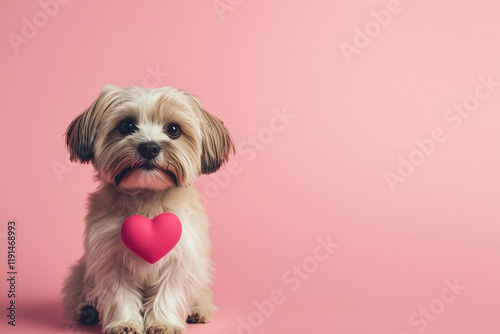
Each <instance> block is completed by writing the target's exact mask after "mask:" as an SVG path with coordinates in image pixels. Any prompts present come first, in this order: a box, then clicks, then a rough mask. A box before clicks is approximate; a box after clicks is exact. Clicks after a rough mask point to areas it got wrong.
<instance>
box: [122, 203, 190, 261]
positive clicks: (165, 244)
mask: <svg viewBox="0 0 500 334" xmlns="http://www.w3.org/2000/svg"><path fill="white" fill-rule="evenodd" d="M181 234H182V224H181V221H180V219H179V218H178V217H177V216H176V215H174V214H173V213H171V212H165V213H162V214H159V215H158V216H156V217H155V218H153V219H152V220H151V219H149V218H146V217H144V216H141V215H133V216H130V217H128V218H127V219H126V220H125V221H124V222H123V224H122V230H121V236H122V241H123V243H124V244H125V246H127V248H128V249H130V250H131V251H132V252H134V253H135V254H137V255H138V256H140V257H141V258H143V259H144V260H146V261H148V262H149V263H151V264H153V263H155V262H157V261H158V260H160V259H161V258H162V257H164V256H165V255H167V253H168V252H170V251H171V250H172V248H174V247H175V245H177V243H178V242H179V239H180V238H181Z"/></svg>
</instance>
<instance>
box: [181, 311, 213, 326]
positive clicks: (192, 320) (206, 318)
mask: <svg viewBox="0 0 500 334" xmlns="http://www.w3.org/2000/svg"><path fill="white" fill-rule="evenodd" d="M211 320H212V316H211V315H209V314H205V315H200V314H198V313H193V314H191V315H189V316H188V317H187V319H186V322H187V323H188V324H206V323H207V322H210V321H211Z"/></svg>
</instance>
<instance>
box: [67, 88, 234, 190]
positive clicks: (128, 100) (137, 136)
mask: <svg viewBox="0 0 500 334" xmlns="http://www.w3.org/2000/svg"><path fill="white" fill-rule="evenodd" d="M66 144H67V146H68V150H69V152H70V159H71V160H72V161H79V162H82V163H89V162H92V164H93V165H94V167H95V169H96V171H97V175H98V177H99V178H100V179H102V180H103V181H105V182H108V183H112V184H115V185H116V186H117V187H122V188H124V189H154V190H163V189H167V188H169V187H173V186H185V185H191V184H192V183H193V182H194V181H195V179H196V178H197V177H198V175H200V174H201V173H204V174H210V173H213V172H215V171H216V170H217V169H219V167H220V166H221V165H222V164H223V163H224V162H225V161H226V160H227V159H228V156H229V154H230V152H234V145H233V142H232V140H231V137H230V135H229V133H228V131H227V129H226V128H225V126H224V125H223V123H222V122H221V121H220V120H219V119H218V118H216V117H214V116H212V115H210V114H208V113H207V112H206V111H205V110H203V108H202V107H201V105H200V104H199V102H198V101H197V100H196V99H195V98H194V97H193V96H191V95H190V94H188V93H186V92H184V91H182V90H178V89H174V88H170V87H163V88H156V89H146V88H141V87H134V86H132V87H129V88H127V89H122V88H120V87H116V86H107V87H105V89H104V90H103V91H102V92H101V94H100V95H99V96H98V98H97V99H96V100H95V101H94V103H92V105H91V106H90V107H89V108H88V109H87V110H86V111H85V112H83V113H82V114H81V115H80V116H78V117H77V118H76V119H75V120H73V122H71V124H70V125H69V127H68V129H67V131H66Z"/></svg>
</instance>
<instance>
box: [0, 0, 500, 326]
mask: <svg viewBox="0 0 500 334" xmlns="http://www.w3.org/2000/svg"><path fill="white" fill-rule="evenodd" d="M499 12H500V4H499V3H497V2H495V1H487V0H480V1H475V2H471V1H451V0H443V1H438V2H432V1H409V0H399V1H398V0H381V1H352V2H349V1H327V0H318V1H312V2H307V3H305V2H293V1H281V0H278V1H245V0H242V1H235V0H207V1H199V2H196V3H194V2H182V1H159V0H158V1H147V2H140V3H139V2H138V1H118V0H113V1H103V2H92V3H90V2H84V1H76V0H74V1H67V0H65V1H62V0H39V1H38V0H36V1H32V0H30V1H22V2H19V1H3V2H2V3H1V4H0V37H1V38H0V47H1V50H2V52H1V53H0V73H1V76H0V110H1V115H2V118H1V119H2V130H1V131H0V153H1V157H2V160H1V164H0V223H1V224H0V267H1V268H2V270H1V274H0V275H2V276H1V277H3V278H2V279H0V309H1V310H2V311H1V312H2V313H1V317H0V318H1V319H2V320H1V322H0V332H1V333H8V334H10V333H14V334H15V333H23V334H24V333H42V334H45V333H46V334H61V333H64V334H69V333H99V332H100V327H99V326H83V325H80V324H75V323H72V322H70V321H68V320H66V319H64V318H63V317H62V316H61V315H60V314H61V311H62V304H61V298H62V297H61V294H60V289H61V284H62V281H63V280H64V278H65V277H66V275H67V273H68V268H69V267H70V266H71V265H72V264H74V263H75V261H76V260H77V259H78V258H79V257H80V256H81V254H82V252H83V226H84V225H83V220H84V216H85V214H86V197H87V194H88V193H89V192H91V191H93V190H94V189H95V188H96V186H97V183H95V182H94V181H93V175H92V174H93V170H92V167H91V166H89V165H79V164H76V163H72V162H69V160H68V154H67V152H66V148H65V145H64V132H65V130H66V127H67V126H68V125H69V123H70V122H71V120H73V119H74V118H75V117H76V116H77V115H78V114H80V113H81V112H82V111H83V110H84V109H86V108H87V107H88V106H89V105H90V103H91V102H92V101H93V100H94V99H95V97H96V96H97V95H98V93H99V92H100V90H101V89H102V88H103V87H104V86H105V85H106V84H115V85H119V86H122V87H126V86H130V85H138V86H146V87H150V88H152V87H160V86H173V87H177V88H182V89H185V90H187V91H188V92H190V93H192V94H194V95H195V96H196V97H197V98H198V99H199V100H200V102H201V104H202V105H203V106H204V107H205V109H206V110H207V111H209V112H210V113H212V114H214V115H216V116H217V117H219V118H220V119H222V120H223V121H224V124H225V125H226V126H227V128H228V129H229V131H230V132H231V135H232V137H233V140H234V142H235V145H236V154H235V155H234V156H232V158H231V163H230V164H227V165H226V166H224V167H223V168H222V169H221V170H219V171H218V172H217V173H215V174H212V175H208V176H202V177H201V178H200V179H199V180H198V181H197V183H196V188H197V190H198V193H199V194H200V197H201V198H202V200H203V202H204V205H205V207H206V209H207V214H208V216H209V218H210V222H211V230H210V235H211V240H212V243H213V253H212V258H213V260H214V266H215V267H216V269H217V270H216V272H215V276H216V279H215V284H214V292H215V303H216V305H217V307H218V308H219V310H218V312H217V313H216V314H215V316H214V320H213V322H212V323H210V324H206V325H202V324H200V325H189V326H188V329H187V333H213V334H215V333H217V334H251V333H255V334H259V333H262V334H267V333H292V334H294V333H345V334H348V333H352V334H362V333H363V334H365V333H371V334H417V333H425V334H447V333H453V334H469V333H478V334H498V333H499V332H500V323H499V322H498V312H499V311H500V265H499V263H500V262H499V259H498V257H499V254H500V242H499V238H500V224H499V221H500V206H499V204H498V203H500V176H499V175H500V174H499V172H498V171H499V170H500V112H499V111H500V62H499V59H500V43H499V39H498V36H500V20H499V15H498V13H499ZM9 221H14V222H15V230H13V233H15V247H14V250H15V263H14V264H13V263H12V261H11V262H10V265H14V267H13V268H10V267H9V262H8V260H9V259H8V257H9V253H8V252H9V248H8V247H9V246H10V245H9V241H12V239H13V238H12V236H13V234H12V233H11V234H10V235H9V230H8V222H9ZM9 237H11V239H10V240H9ZM9 272H15V273H16V274H9ZM11 276H14V279H11ZM9 279H11V280H9ZM12 293H13V294H15V296H12ZM9 296H10V297H9ZM11 301H14V302H15V306H14V311H13V314H15V326H12V325H11V324H9V323H8V322H9V321H13V320H12V319H11V318H10V317H8V316H9V315H10V314H11V310H12V307H11V305H12V304H11ZM9 307H11V309H10V310H9V309H8V308H9Z"/></svg>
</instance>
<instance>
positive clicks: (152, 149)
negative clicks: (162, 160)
mask: <svg viewBox="0 0 500 334" xmlns="http://www.w3.org/2000/svg"><path fill="white" fill-rule="evenodd" d="M137 150H138V151H139V153H140V154H141V156H142V157H143V158H146V159H153V158H155V157H156V156H157V155H158V154H160V146H158V145H157V144H156V143H153V142H152V141H150V142H147V143H142V144H141V145H139V147H137Z"/></svg>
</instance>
